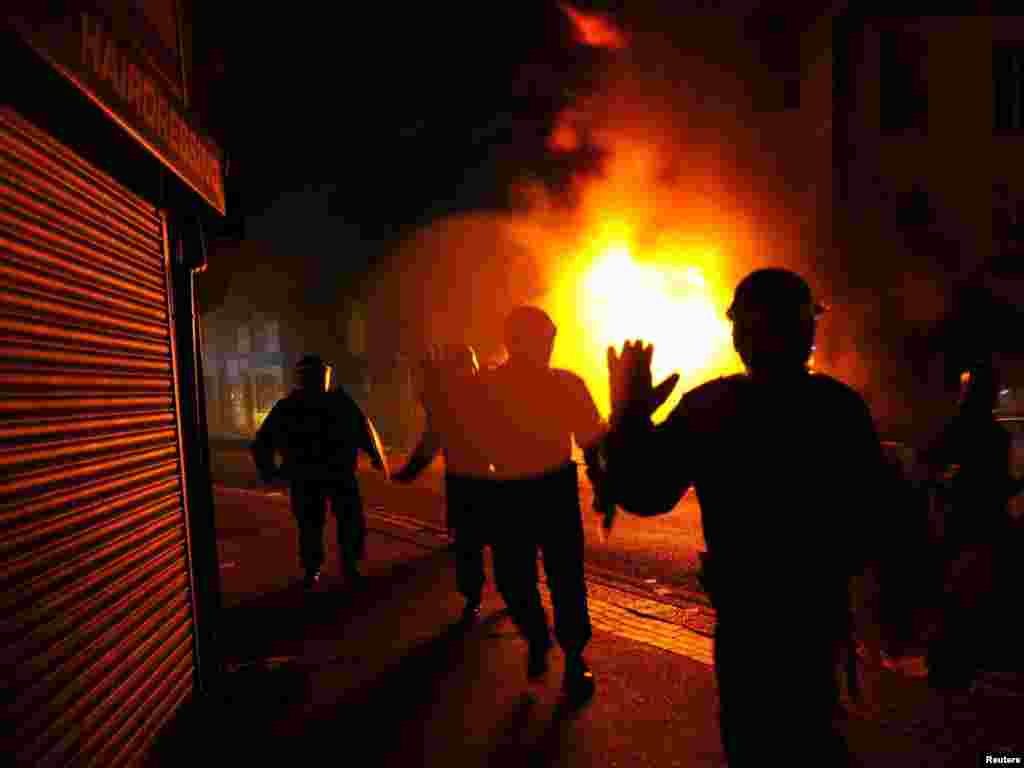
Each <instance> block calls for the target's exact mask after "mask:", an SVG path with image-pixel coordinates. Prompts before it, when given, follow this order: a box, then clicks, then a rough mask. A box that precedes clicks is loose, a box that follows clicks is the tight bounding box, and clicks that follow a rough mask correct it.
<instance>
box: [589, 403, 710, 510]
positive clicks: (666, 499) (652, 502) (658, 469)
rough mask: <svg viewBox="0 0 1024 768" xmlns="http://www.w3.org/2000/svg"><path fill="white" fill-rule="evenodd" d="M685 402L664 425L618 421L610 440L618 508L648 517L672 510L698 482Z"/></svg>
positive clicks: (609, 456) (610, 478)
mask: <svg viewBox="0 0 1024 768" xmlns="http://www.w3.org/2000/svg"><path fill="white" fill-rule="evenodd" d="M682 409H683V404H682V403H680V404H679V405H677V406H676V408H675V409H674V410H673V411H672V413H671V414H670V415H669V417H668V419H666V420H665V422H663V423H662V424H659V425H657V426H654V425H653V424H652V423H651V420H650V418H649V417H648V418H647V419H645V420H642V421H641V420H636V421H627V420H622V421H616V422H613V424H612V428H611V430H610V431H609V432H608V437H607V439H606V441H605V456H606V461H607V466H606V472H607V477H608V486H609V491H610V493H611V495H612V499H613V500H614V501H615V503H616V504H618V505H619V506H621V507H622V508H623V509H625V510H626V511H627V512H631V513H633V514H634V515H640V516H643V517H651V516H654V515H663V514H666V513H667V512H671V511H672V510H673V509H674V508H675V506H676V504H678V503H679V501H680V499H682V498H683V495H684V494H685V493H686V492H687V491H688V490H689V488H690V485H691V484H692V478H691V475H690V470H689V467H688V466H687V463H688V459H687V456H688V453H689V451H688V450H687V448H688V446H687V445H686V441H687V440H688V439H689V435H687V434H686V433H687V431H688V430H687V429H686V426H685V421H686V419H685V412H684V411H683V410H682Z"/></svg>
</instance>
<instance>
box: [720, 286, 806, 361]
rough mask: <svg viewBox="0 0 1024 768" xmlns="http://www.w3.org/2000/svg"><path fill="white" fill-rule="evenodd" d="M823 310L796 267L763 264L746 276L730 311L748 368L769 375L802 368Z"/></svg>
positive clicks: (734, 334) (735, 339) (735, 337)
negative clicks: (797, 272) (794, 268)
mask: <svg viewBox="0 0 1024 768" xmlns="http://www.w3.org/2000/svg"><path fill="white" fill-rule="evenodd" d="M823 311H824V309H823V308H822V307H821V306H820V305H818V304H815V303H814V299H813V298H812V297H811V289H810V288H809V287H808V285H807V283H806V282H805V281H804V279H803V278H802V277H800V275H798V274H796V273H795V272H790V271H789V270H786V269H777V268H771V269H759V270H756V271H754V272H751V273H750V274H749V275H747V276H746V277H745V278H743V280H741V281H740V283H739V285H738V286H736V293H735V295H734V297H733V302H732V306H730V307H729V311H728V316H729V319H730V320H732V324H733V325H732V339H733V344H734V346H735V347H736V352H737V353H738V354H739V356H740V359H741V360H743V364H744V365H745V366H746V367H747V370H749V371H750V372H751V373H752V374H756V375H766V374H767V375H769V376H774V375H778V374H783V375H785V374H787V373H793V372H797V371H800V370H803V369H804V368H805V367H806V365H807V360H808V359H809V358H810V356H811V351H812V349H813V347H814V331H815V324H816V321H815V318H816V317H817V316H818V315H819V314H821V313H822V312H823Z"/></svg>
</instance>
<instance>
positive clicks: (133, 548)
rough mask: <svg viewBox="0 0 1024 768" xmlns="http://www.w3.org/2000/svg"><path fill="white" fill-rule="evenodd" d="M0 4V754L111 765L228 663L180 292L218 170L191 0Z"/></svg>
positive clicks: (191, 268) (197, 396) (188, 290)
mask: <svg viewBox="0 0 1024 768" xmlns="http://www.w3.org/2000/svg"><path fill="white" fill-rule="evenodd" d="M12 6H14V7H12ZM6 7H7V9H8V16H7V19H6V22H5V25H4V27H3V28H2V33H3V38H4V39H3V47H2V50H3V56H4V71H5V72H6V73H7V74H8V76H7V78H5V80H6V81H7V84H6V85H5V90H6V91H7V92H9V93H10V97H9V100H8V101H5V102H4V103H3V105H2V106H0V163H2V170H0V463H2V470H0V550H2V555H0V585H2V589H0V595H2V597H0V602H2V606H0V617H2V624H0V626H2V630H0V632H2V635H3V637H2V643H0V646H2V647H3V651H2V656H0V667H2V676H3V680H4V687H5V693H6V697H5V701H6V708H5V712H6V717H5V721H6V723H5V725H6V726H7V727H6V728H5V729H4V731H3V736H2V737H0V738H2V742H0V751H2V754H4V755H5V757H7V758H8V759H10V760H12V762H13V763H15V764H18V765H32V766H38V765H69V764H70V765H104V766H106V765H120V764H124V763H130V762H134V761H136V760H137V759H138V757H139V756H140V755H142V754H143V753H144V752H145V750H146V748H147V747H148V745H149V743H150V742H151V740H152V739H153V737H154V736H155V734H156V733H157V732H158V731H159V729H160V728H161V727H162V726H163V724H164V723H166V722H167V721H168V720H169V719H170V718H171V717H172V716H173V714H174V713H175V711H176V710H177V709H178V708H179V707H180V706H181V704H182V703H183V702H184V701H185V700H186V699H188V698H189V697H190V696H194V695H197V694H202V693H204V692H205V691H208V690H210V689H211V688H212V687H213V686H215V685H216V681H217V677H218V673H219V668H220V662H219V654H218V650H217V645H216V634H217V633H216V630H215V627H216V613H217V608H218V604H219V584H218V570H217V558H216V542H215V535H214V526H213V507H212V497H211V491H210V480H209V465H208V459H207V455H206V453H207V449H206V416H205V403H204V398H203V387H202V386H201V383H202V381H203V370H202V361H201V357H200V355H199V354H198V351H199V350H198V342H197V339H198V328H197V325H196V323H197V319H198V318H197V315H196V313H195V309H194V306H195V305H194V276H195V273H196V272H197V271H201V269H202V268H203V266H204V265H205V249H204V246H203V240H202V221H203V220H204V219H205V218H206V217H209V216H211V215H220V214H223V212H224V190H223V173H222V159H221V153H220V150H219V148H218V147H217V146H216V145H215V144H213V142H211V141H210V140H209V139H208V138H206V137H205V136H204V134H203V133H202V131H201V130H199V129H198V128H197V127H196V125H195V121H194V118H193V116H192V115H191V113H190V112H189V107H188V105H189V77H190V75H189V65H188V56H187V52H188V42H187V39H186V37H187V36H186V34H185V32H186V31H187V30H188V29H189V28H190V27H189V25H188V23H187V21H188V20H187V18H185V16H184V15H183V14H184V13H185V12H186V11H187V3H181V2H176V3H165V2H141V3H140V2H121V1H118V0H109V1H107V2H101V3H89V4H84V3H83V4H82V5H81V6H78V5H77V4H76V3H73V2H72V3H60V4H54V3H22V2H14V3H9V4H7V6H6Z"/></svg>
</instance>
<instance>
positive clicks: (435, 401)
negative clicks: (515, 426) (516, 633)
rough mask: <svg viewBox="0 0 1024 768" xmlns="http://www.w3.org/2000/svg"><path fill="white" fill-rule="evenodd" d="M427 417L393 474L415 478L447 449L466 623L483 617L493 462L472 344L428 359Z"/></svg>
mask: <svg viewBox="0 0 1024 768" xmlns="http://www.w3.org/2000/svg"><path fill="white" fill-rule="evenodd" d="M423 370H424V389H423V398H422V400H423V405H424V408H425V409H426V412H427V423H426V428H425V429H424V432H423V435H422V436H421V438H420V441H419V443H418V444H417V446H416V448H415V449H414V450H413V453H412V456H410V458H409V462H408V463H407V464H406V465H405V466H404V467H403V468H402V469H400V470H399V471H398V472H396V473H395V474H394V475H393V479H394V480H395V481H396V482H400V483H411V482H412V481H413V480H415V479H416V477H417V476H418V475H419V474H420V473H421V472H423V470H424V469H426V468H427V467H428V466H430V463H431V462H432V461H433V460H434V459H435V458H436V457H437V455H438V454H439V453H441V454H443V455H444V462H445V474H444V486H445V508H446V515H447V526H448V530H449V531H452V532H454V535H455V546H454V549H455V582H456V586H457V587H458V590H459V592H460V593H461V594H462V596H463V597H465V598H466V607H465V610H464V611H463V614H462V624H464V625H468V624H472V623H474V622H476V620H477V619H479V618H480V598H481V594H482V592H483V587H484V582H485V576H484V545H485V544H486V543H487V535H486V532H487V527H486V526H487V518H486V515H487V514H488V513H489V511H490V510H489V509H488V508H487V503H486V499H487V494H486V490H487V488H488V485H489V484H488V482H487V480H488V478H487V474H488V467H487V462H486V460H485V459H484V457H483V453H482V449H481V446H480V445H479V444H478V441H476V440H474V436H475V435H477V434H479V432H480V429H481V423H480V422H481V414H480V404H481V393H480V381H479V378H478V376H479V373H480V365H479V363H478V362H477V359H476V353H475V352H474V351H473V348H472V347H471V346H469V345H468V344H452V345H448V346H447V347H446V348H445V349H444V350H443V354H438V353H437V352H434V353H433V354H432V355H431V356H430V357H428V358H427V359H426V360H425V361H424V364H423Z"/></svg>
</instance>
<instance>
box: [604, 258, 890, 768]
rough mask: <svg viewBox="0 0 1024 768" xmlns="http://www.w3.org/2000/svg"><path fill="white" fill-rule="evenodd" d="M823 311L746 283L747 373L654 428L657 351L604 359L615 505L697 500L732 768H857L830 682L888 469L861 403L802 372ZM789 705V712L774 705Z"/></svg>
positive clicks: (805, 294) (642, 349)
mask: <svg viewBox="0 0 1024 768" xmlns="http://www.w3.org/2000/svg"><path fill="white" fill-rule="evenodd" d="M822 309H823V308H822V307H820V306H818V305H816V304H815V303H814V301H813V299H812V296H811V291H810V289H809V287H808V285H807V283H806V282H805V281H804V280H803V278H801V277H800V276H799V275H797V274H795V273H793V272H790V271H788V270H783V269H762V270H757V271H755V272H753V273H751V274H749V275H748V276H747V277H745V278H744V279H743V280H742V281H741V282H740V283H739V285H738V286H737V288H736V292H735V295H734V300H733V303H732V306H731V307H730V309H729V311H728V317H729V318H730V319H731V320H732V324H733V343H734V346H735V348H736V351H737V352H738V353H739V356H740V358H741V359H742V361H743V363H744V365H745V367H746V373H743V374H739V375H735V376H728V377H724V378H719V379H716V380H713V381H709V382H707V383H705V384H702V385H701V386H698V387H697V388H695V389H693V390H691V391H690V392H688V393H687V394H686V395H685V396H684V397H683V398H682V400H681V402H680V403H679V404H678V406H677V407H676V408H675V409H674V410H673V411H672V412H671V414H670V415H669V416H668V418H667V419H666V420H665V421H664V422H663V423H662V424H659V425H657V426H653V425H652V422H651V418H650V417H651V414H652V413H653V412H654V411H655V410H656V409H657V407H658V406H659V405H661V404H662V403H663V402H664V401H665V400H666V399H667V397H668V395H669V393H670V392H671V390H672V388H673V387H674V386H675V383H676V381H677V378H678V377H677V376H675V375H674V376H672V377H670V378H669V379H667V380H666V381H664V382H662V383H661V384H659V385H658V386H657V387H655V386H653V385H652V381H651V371H650V362H651V355H652V353H653V348H652V347H650V346H645V345H644V343H643V342H642V341H635V342H627V343H626V344H625V345H624V346H623V348H622V351H621V354H619V353H616V351H615V350H614V349H609V350H608V365H609V375H610V379H611V392H612V407H613V410H612V418H611V430H610V433H609V436H608V438H607V443H606V450H607V462H608V465H607V469H608V473H609V483H610V484H611V488H612V491H611V492H612V497H613V499H614V500H615V501H616V502H617V503H618V504H620V505H621V506H622V507H623V508H624V509H625V510H627V511H629V512H633V513H636V514H639V515H658V514H665V513H667V512H669V511H671V510H672V509H673V508H674V506H675V505H676V504H677V503H678V502H679V500H680V499H681V498H682V496H683V495H684V494H685V493H686V491H687V490H688V489H689V488H690V487H691V486H692V487H694V488H696V492H697V498H698V500H699V502H700V508H701V517H702V524H703V529H704V538H705V542H706V545H707V561H706V565H705V571H704V574H703V576H704V583H705V585H706V588H707V590H708V593H709V597H710V599H711V601H712V604H713V605H714V607H715V610H716V618H717V622H716V630H715V647H714V654H715V672H716V676H717V679H718V689H719V700H720V727H721V736H722V741H723V745H724V747H725V753H726V758H727V760H728V763H729V765H730V766H733V767H734V768H742V767H743V766H747V765H766V764H772V763H775V762H778V763H780V764H791V763H793V762H794V761H797V762H800V763H801V764H803V763H805V762H808V761H810V760H813V761H814V762H815V763H821V764H822V765H826V764H827V765H844V764H846V761H847V760H848V757H849V755H848V752H847V748H846V745H845V741H844V738H843V736H842V734H841V732H840V731H839V729H838V728H837V727H836V724H835V722H834V719H833V718H834V717H835V714H836V711H837V708H838V706H839V687H838V675H837V671H838V669H839V668H840V665H839V662H840V661H841V659H842V654H843V652H844V650H845V649H848V648H849V647H850V633H851V631H852V627H851V621H850V616H851V606H850V598H849V589H850V580H851V578H852V576H853V575H855V574H856V573H857V572H859V571H860V570H861V569H862V568H863V567H864V566H865V559H866V558H867V556H868V553H869V552H870V548H871V545H870V542H871V540H872V539H873V538H875V537H877V536H878V535H879V534H878V526H877V525H876V523H875V521H874V520H873V518H872V513H873V512H874V510H876V509H878V508H879V507H882V506H884V503H885V502H884V500H879V499H877V498H875V497H874V496H875V495H876V489H877V488H878V487H879V483H880V482H881V479H882V478H883V477H884V461H883V456H882V452H881V445H880V443H879V440H878V437H877V435H876V433H875V428H874V425H873V422H872V419H871V416H870V413H869V411H868V408H867V406H866V404H865V402H864V400H863V399H862V398H861V396H860V395H858V394H857V393H856V392H854V391H853V390H852V389H850V388H849V387H847V386H846V385H844V384H842V383H840V382H839V381H837V380H835V379H833V378H831V377H829V376H826V375H822V374H818V373H812V372H810V371H809V370H808V367H807V361H808V359H809V357H810V354H811V350H812V347H813V344H814V336H815V329H816V317H817V315H818V314H820V312H821V311H822ZM678 332H679V333H688V332H691V329H688V328H679V329H678ZM773 586H774V587H776V588H777V589H778V590H779V593H780V595H779V598H778V599H777V600H774V599H772V588H773ZM781 604H784V605H785V606H786V607H785V609H784V612H785V620H784V624H785V627H784V628H780V625H779V611H780V607H781ZM782 692H785V705H784V706H775V705H773V704H772V701H773V698H772V697H775V696H778V695H781V693H782Z"/></svg>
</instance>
